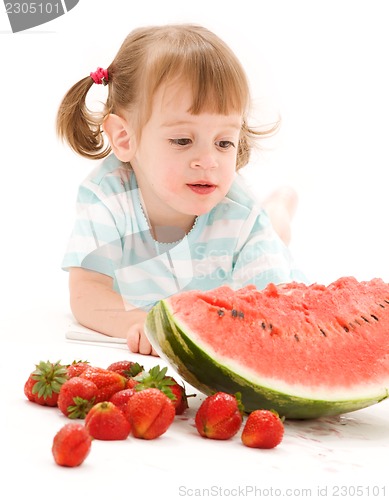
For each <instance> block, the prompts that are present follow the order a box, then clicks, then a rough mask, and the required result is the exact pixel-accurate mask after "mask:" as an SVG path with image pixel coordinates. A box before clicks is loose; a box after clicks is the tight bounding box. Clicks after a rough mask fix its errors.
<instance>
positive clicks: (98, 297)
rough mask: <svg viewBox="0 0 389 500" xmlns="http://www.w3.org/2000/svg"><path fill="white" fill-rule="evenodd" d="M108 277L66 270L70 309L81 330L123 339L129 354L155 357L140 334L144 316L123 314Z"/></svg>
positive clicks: (135, 312) (142, 313) (132, 312)
mask: <svg viewBox="0 0 389 500" xmlns="http://www.w3.org/2000/svg"><path fill="white" fill-rule="evenodd" d="M112 283H113V280H112V278H111V277H109V276H107V275H105V274H101V273H98V272H95V271H88V270H86V269H83V268H80V267H71V268H70V269H69V289H70V307H71V310H72V313H73V315H74V317H75V318H76V320H77V321H78V322H79V323H80V324H81V325H83V326H85V327H87V328H90V329H92V330H96V331H98V332H101V333H104V334H106V335H109V336H111V337H120V338H126V339H127V345H128V347H129V349H130V350H131V351H132V352H139V353H140V354H152V355H154V356H157V355H158V354H157V353H156V352H155V350H154V349H153V348H152V346H151V344H150V342H149V341H148V339H147V337H146V335H145V332H144V322H145V319H146V314H147V313H146V312H145V311H142V310H140V309H132V310H126V307H125V305H124V303H123V299H122V297H121V295H120V294H119V293H117V292H115V291H114V290H113V288H112Z"/></svg>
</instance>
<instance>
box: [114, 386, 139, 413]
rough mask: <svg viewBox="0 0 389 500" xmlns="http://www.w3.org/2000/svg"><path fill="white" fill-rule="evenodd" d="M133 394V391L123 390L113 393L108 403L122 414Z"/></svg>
mask: <svg viewBox="0 0 389 500" xmlns="http://www.w3.org/2000/svg"><path fill="white" fill-rule="evenodd" d="M134 392H135V391H134V389H123V390H122V391H118V392H115V394H113V395H112V396H111V397H110V401H111V403H113V404H114V405H115V406H117V407H118V408H119V409H120V410H122V412H125V407H126V406H127V403H128V399H129V398H130V397H131V396H132V395H133V394H134Z"/></svg>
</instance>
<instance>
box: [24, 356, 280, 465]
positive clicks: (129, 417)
mask: <svg viewBox="0 0 389 500" xmlns="http://www.w3.org/2000/svg"><path fill="white" fill-rule="evenodd" d="M166 372H167V368H163V369H161V368H160V367H159V365H157V366H154V367H153V368H151V369H150V370H148V371H146V370H145V369H144V367H143V366H141V365H139V364H138V363H135V362H133V361H127V360H126V361H118V362H115V363H112V364H111V365H109V366H108V367H107V368H100V367H96V366H92V365H90V363H89V362H87V361H74V362H73V363H72V364H70V365H64V364H61V363H60V362H59V361H57V362H55V363H52V362H50V361H41V362H40V363H38V364H37V365H36V368H35V370H34V371H33V372H32V373H30V375H29V377H28V379H27V381H26V383H25V385H24V394H25V395H26V397H27V398H28V399H29V400H30V401H32V402H34V403H37V404H40V405H44V406H52V407H57V408H59V410H60V411H61V412H62V413H63V414H64V415H65V416H66V417H68V418H69V419H71V420H72V422H69V423H68V424H66V425H64V426H63V427H62V428H61V429H60V430H59V431H58V433H57V434H56V435H55V436H54V439H53V446H52V453H53V457H54V460H55V461H56V463H57V464H58V465H63V466H68V467H74V466H78V465H80V464H81V463H82V462H83V461H84V460H85V458H86V457H87V455H88V454H89V452H90V449H91V443H92V440H93V439H100V440H124V439H127V437H128V436H129V435H130V434H131V435H132V436H133V437H135V438H140V439H155V438H157V437H159V436H161V435H162V434H164V433H165V432H166V431H167V430H168V428H169V427H170V425H171V424H172V423H173V421H174V417H175V416H176V415H181V414H182V413H183V412H184V411H185V410H186V409H187V408H189V405H188V397H189V396H188V395H187V394H186V390H185V387H184V386H183V385H181V384H179V383H178V382H177V381H176V380H175V379H174V378H173V377H171V376H168V375H167V374H166ZM243 416H244V407H243V405H242V403H241V400H240V395H239V394H235V395H232V394H227V393H225V392H217V393H215V394H213V395H211V396H208V397H207V398H206V399H205V400H204V401H203V403H202V404H201V405H200V407H199V409H198V410H197V412H196V416H195V426H196V429H197V431H198V432H199V434H200V435H201V436H203V437H206V438H210V439H224V440H225V439H230V438H231V437H233V436H235V435H236V434H237V433H238V431H239V429H240V428H241V426H242V423H243ZM75 420H78V421H77V422H76V421H75ZM80 420H84V423H80ZM283 434H284V426H283V421H282V419H281V418H280V417H279V416H278V415H277V413H275V412H272V411H268V410H260V409H259V410H256V411H254V412H252V413H250V414H249V415H248V417H247V420H246V423H245V426H244V429H243V431H242V434H241V440H242V443H243V444H244V445H246V446H249V447H254V448H274V447H275V446H277V445H278V444H279V443H280V442H281V440H282V438H283Z"/></svg>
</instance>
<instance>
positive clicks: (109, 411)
mask: <svg viewBox="0 0 389 500" xmlns="http://www.w3.org/2000/svg"><path fill="white" fill-rule="evenodd" d="M85 427H86V429H87V430H88V432H89V434H90V435H91V436H92V437H94V438H95V439H101V440H104V441H114V440H122V439H123V440H124V439H127V437H128V435H129V434H130V431H131V424H130V422H129V421H128V420H127V418H126V417H125V415H124V413H123V412H122V411H121V410H120V409H119V408H118V407H117V406H115V405H114V404H113V403H111V402H110V401H103V402H101V403H97V404H95V405H94V406H93V407H92V408H91V409H90V410H89V413H88V415H87V416H86V418H85Z"/></svg>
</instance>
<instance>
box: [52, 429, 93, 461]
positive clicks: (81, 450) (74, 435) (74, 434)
mask: <svg viewBox="0 0 389 500" xmlns="http://www.w3.org/2000/svg"><path fill="white" fill-rule="evenodd" d="M91 444H92V438H91V436H90V434H89V432H88V431H87V429H85V427H84V426H83V425H81V424H77V423H71V424H66V425H64V426H63V427H62V428H61V429H60V430H59V431H58V432H57V434H56V435H55V436H54V439H53V445H52V449H51V451H52V453H53V457H54V460H55V462H56V463H57V464H58V465H63V466H65V467H77V466H78V465H81V464H82V462H83V461H84V460H85V458H86V457H87V456H88V455H89V452H90V450H91Z"/></svg>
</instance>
